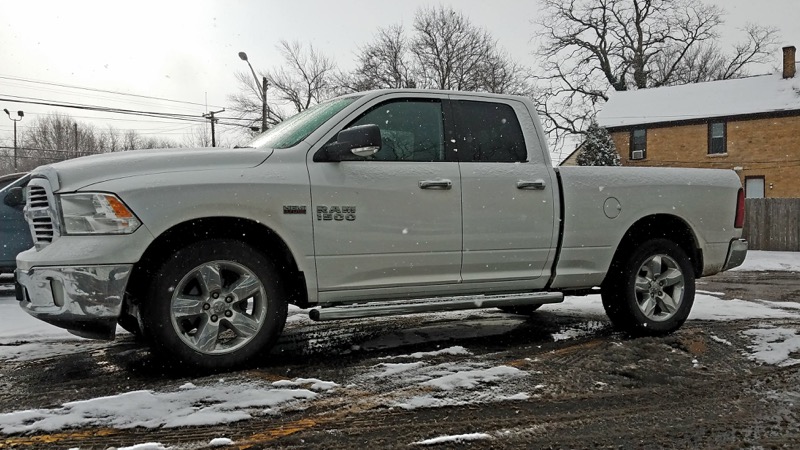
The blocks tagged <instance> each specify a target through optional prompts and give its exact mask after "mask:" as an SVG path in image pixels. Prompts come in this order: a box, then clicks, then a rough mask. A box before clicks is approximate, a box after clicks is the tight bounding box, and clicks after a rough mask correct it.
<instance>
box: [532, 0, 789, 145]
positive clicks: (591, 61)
mask: <svg viewBox="0 0 800 450" xmlns="http://www.w3.org/2000/svg"><path fill="white" fill-rule="evenodd" d="M541 1H542V5H543V7H544V14H543V15H542V17H541V18H540V19H539V20H537V21H536V24H537V27H538V30H537V37H538V39H539V40H540V48H539V50H538V55H539V56H540V57H541V59H542V69H543V75H542V76H541V77H540V82H541V92H540V93H541V98H540V105H542V107H541V109H542V111H541V112H542V114H543V116H544V118H545V121H546V126H547V128H548V129H550V130H553V131H555V132H556V133H557V134H560V133H564V132H569V133H575V132H580V131H581V130H582V129H583V128H584V127H585V126H586V125H587V124H588V123H589V119H590V118H591V117H592V116H593V115H594V109H595V107H596V106H597V104H598V103H602V102H604V101H606V100H608V91H609V90H610V89H613V90H617V91H624V90H628V89H644V88H649V87H658V86H666V85H675V84H683V83H690V82H698V81H709V80H717V79H727V78H734V77H740V76H743V75H746V74H747V69H748V68H749V67H750V66H752V65H753V64H756V63H762V62H765V61H767V59H768V57H769V54H770V52H771V51H772V50H773V48H774V45H775V42H776V38H777V31H776V30H775V29H774V28H770V27H763V26H758V25H748V27H747V28H746V30H745V31H746V35H747V38H746V40H745V41H743V42H741V43H740V44H737V45H735V46H734V48H733V49H732V50H731V51H729V52H727V53H726V52H724V51H722V50H721V49H720V47H719V44H718V43H717V38H718V34H717V32H718V29H719V26H720V25H721V24H722V23H723V14H724V12H723V10H722V9H721V8H719V7H717V6H713V5H708V4H705V3H703V2H702V1H699V0H697V1H695V0H568V1H562V0H541Z"/></svg>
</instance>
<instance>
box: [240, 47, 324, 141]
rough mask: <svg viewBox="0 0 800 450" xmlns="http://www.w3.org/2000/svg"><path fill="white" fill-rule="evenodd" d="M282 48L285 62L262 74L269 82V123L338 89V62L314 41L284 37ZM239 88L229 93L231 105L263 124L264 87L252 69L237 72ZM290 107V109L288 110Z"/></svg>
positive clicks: (273, 122) (293, 112)
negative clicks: (257, 83)
mask: <svg viewBox="0 0 800 450" xmlns="http://www.w3.org/2000/svg"><path fill="white" fill-rule="evenodd" d="M278 50H279V51H280V53H281V56H282V57H283V65H281V66H279V67H277V68H275V69H272V70H270V71H268V72H263V71H262V72H260V73H259V75H260V76H262V77H267V82H268V83H269V89H268V94H269V95H268V99H267V100H268V104H269V105H270V106H269V107H268V108H267V124H268V126H269V125H275V124H277V123H280V122H281V121H283V119H284V118H286V117H287V116H290V115H293V114H295V113H298V112H301V111H304V110H306V109H307V108H308V107H310V106H312V105H314V104H316V103H318V102H320V101H323V100H326V99H328V98H330V97H332V96H333V95H335V93H336V86H337V82H336V73H335V71H336V64H334V62H333V60H332V59H330V58H329V57H327V56H325V55H324V54H322V53H320V52H319V51H318V50H317V49H315V48H314V46H313V45H311V44H309V45H308V46H307V47H306V46H304V45H303V44H301V43H299V42H297V41H295V42H288V41H285V40H282V41H281V42H280V43H279V44H278ZM236 79H237V80H238V81H239V92H238V93H236V94H232V95H229V96H228V100H229V101H230V102H231V106H230V109H231V110H232V111H233V112H234V114H235V115H236V116H237V117H238V118H243V119H249V120H250V122H249V125H248V126H253V127H256V126H260V124H261V108H262V102H261V91H260V90H259V89H260V88H259V86H257V85H256V80H254V79H253V77H252V74H251V73H248V72H238V73H236ZM287 108H288V111H287Z"/></svg>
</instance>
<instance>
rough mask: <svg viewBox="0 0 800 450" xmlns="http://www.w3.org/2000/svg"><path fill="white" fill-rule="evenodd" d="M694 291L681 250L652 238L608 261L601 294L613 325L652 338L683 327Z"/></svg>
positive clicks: (666, 242)
mask: <svg viewBox="0 0 800 450" xmlns="http://www.w3.org/2000/svg"><path fill="white" fill-rule="evenodd" d="M694 293H695V279H694V270H693V269H692V265H691V264H690V261H689V258H688V257H687V256H686V253H685V252H684V251H683V250H682V249H681V248H680V247H679V246H678V245H677V244H675V243H674V242H672V241H670V240H667V239H652V240H649V241H646V242H644V243H643V244H642V245H639V246H637V247H636V249H635V250H634V251H633V252H632V253H630V254H629V255H628V256H627V257H625V256H622V257H621V258H619V260H615V261H614V262H613V263H612V265H611V268H610V269H609V272H608V275H607V276H606V280H605V282H604V283H603V286H602V293H601V297H602V300H603V307H604V308H605V310H606V314H607V315H608V318H609V319H611V323H612V324H613V325H614V326H615V327H616V328H618V329H620V330H623V331H626V332H629V333H631V334H634V335H651V336H652V335H661V334H666V333H671V332H673V331H675V330H677V329H678V328H680V326H681V325H683V322H685V321H686V318H687V317H688V316H689V311H690V310H691V309H692V304H693V303H694Z"/></svg>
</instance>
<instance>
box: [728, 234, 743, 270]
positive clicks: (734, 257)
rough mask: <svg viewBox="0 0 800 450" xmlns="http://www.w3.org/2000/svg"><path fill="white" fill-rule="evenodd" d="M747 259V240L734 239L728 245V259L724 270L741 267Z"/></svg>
mask: <svg viewBox="0 0 800 450" xmlns="http://www.w3.org/2000/svg"><path fill="white" fill-rule="evenodd" d="M746 257H747V241H746V240H745V239H733V240H731V243H730V245H728V257H727V258H725V265H724V266H722V270H723V271H725V270H729V269H733V268H734V267H739V266H741V265H742V263H743V262H744V259H745V258H746Z"/></svg>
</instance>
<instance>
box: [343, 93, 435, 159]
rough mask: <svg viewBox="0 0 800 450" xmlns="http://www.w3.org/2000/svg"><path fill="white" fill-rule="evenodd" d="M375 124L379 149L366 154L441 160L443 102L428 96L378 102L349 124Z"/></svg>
mask: <svg viewBox="0 0 800 450" xmlns="http://www.w3.org/2000/svg"><path fill="white" fill-rule="evenodd" d="M367 124H375V125H377V126H378V128H380V130H381V149H380V150H378V152H377V153H375V154H374V155H373V156H371V157H369V158H367V159H371V160H378V161H444V159H445V158H444V130H443V128H442V104H441V103H440V102H439V101H438V100H436V101H429V100H396V101H389V102H385V103H381V104H380V105H378V106H376V107H374V108H372V109H371V110H369V111H367V112H366V113H364V114H363V115H362V116H361V117H359V118H358V119H356V121H355V122H353V123H351V124H350V125H348V128H349V127H354V126H358V125H367Z"/></svg>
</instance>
